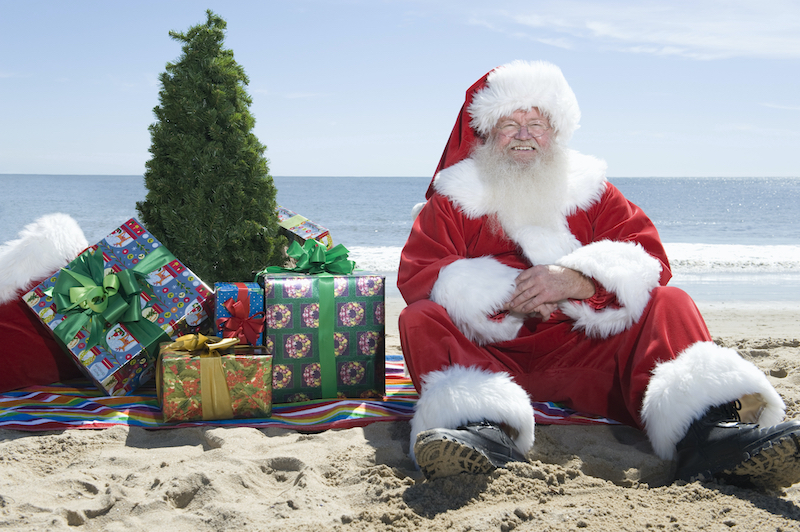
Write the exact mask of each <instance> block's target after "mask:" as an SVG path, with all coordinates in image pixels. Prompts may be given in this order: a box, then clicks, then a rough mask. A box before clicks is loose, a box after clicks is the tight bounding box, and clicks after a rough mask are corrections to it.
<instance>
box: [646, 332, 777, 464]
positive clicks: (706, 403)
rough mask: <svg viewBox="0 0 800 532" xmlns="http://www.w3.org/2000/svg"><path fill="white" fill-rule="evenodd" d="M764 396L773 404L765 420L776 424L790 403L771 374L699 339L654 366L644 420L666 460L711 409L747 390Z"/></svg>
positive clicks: (723, 348)
mask: <svg viewBox="0 0 800 532" xmlns="http://www.w3.org/2000/svg"><path fill="white" fill-rule="evenodd" d="M755 393H757V394H761V397H762V399H763V400H764V401H766V403H767V406H766V407H765V408H764V410H763V411H762V413H761V416H760V418H759V419H758V422H759V424H761V425H765V426H771V425H775V424H776V423H780V422H781V420H782V419H783V416H784V413H785V410H786V405H784V403H783V400H782V399H781V397H780V396H779V395H778V392H776V391H775V389H774V388H773V387H772V385H771V384H770V383H769V381H768V380H767V377H766V375H764V373H763V372H762V371H761V370H759V369H758V368H757V367H756V366H755V365H753V364H752V363H751V362H748V361H747V360H745V359H743V358H742V357H741V356H740V355H739V353H737V352H736V351H734V350H733V349H729V348H725V347H720V346H718V345H717V344H715V343H714V342H697V343H695V344H692V345H691V346H689V347H688V348H687V349H686V350H684V351H682V352H681V353H680V354H679V355H678V356H677V358H675V359H674V360H669V361H667V362H663V363H661V364H659V365H658V366H656V368H655V369H654V370H653V377H652V378H651V379H650V383H649V384H648V385H647V391H646V392H645V394H644V401H643V402H642V421H643V422H644V425H645V431H646V432H647V436H648V438H650V442H651V443H652V445H653V450H654V451H655V452H656V454H657V455H658V456H659V457H661V458H663V459H664V460H671V459H673V458H674V457H675V445H676V444H677V443H678V442H679V441H681V440H682V439H683V437H684V436H685V435H686V432H687V431H688V430H689V426H690V425H691V424H692V422H694V421H695V420H697V419H699V418H701V417H702V416H703V415H704V414H705V413H706V411H707V410H708V409H709V408H711V407H713V406H719V405H723V404H726V403H730V402H731V401H735V400H737V399H739V398H741V397H742V396H744V395H747V394H755Z"/></svg>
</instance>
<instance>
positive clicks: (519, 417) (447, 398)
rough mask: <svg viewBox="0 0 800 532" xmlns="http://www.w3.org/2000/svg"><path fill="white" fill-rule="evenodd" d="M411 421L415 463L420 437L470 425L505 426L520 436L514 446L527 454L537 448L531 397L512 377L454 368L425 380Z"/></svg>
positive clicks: (460, 367)
mask: <svg viewBox="0 0 800 532" xmlns="http://www.w3.org/2000/svg"><path fill="white" fill-rule="evenodd" d="M422 380H423V383H422V390H421V391H420V398H419V401H418V402H417V405H416V407H415V410H416V412H415V413H414V418H413V419H412V420H411V445H410V454H411V459H412V460H414V459H415V458H414V443H415V442H416V440H417V434H419V433H420V432H422V431H424V430H429V429H434V428H444V429H454V428H457V427H459V426H462V425H465V424H467V423H470V422H479V421H484V420H486V421H492V422H495V423H505V424H507V425H508V426H510V427H513V428H514V429H516V430H517V431H518V432H519V435H518V436H517V437H516V438H514V443H516V445H517V447H518V448H519V449H520V451H522V452H523V454H524V453H527V452H528V451H530V450H531V449H532V448H533V434H534V419H533V407H532V406H531V401H530V397H528V393H527V392H526V391H525V390H524V389H523V388H522V387H521V386H520V385H519V384H517V383H515V382H514V381H513V380H512V379H511V377H510V376H509V375H508V373H494V372H491V371H486V370H482V369H478V368H474V367H470V368H466V367H464V366H459V365H455V366H450V367H448V368H446V369H444V370H441V371H432V372H430V373H428V374H426V375H425V376H424V377H423V378H422Z"/></svg>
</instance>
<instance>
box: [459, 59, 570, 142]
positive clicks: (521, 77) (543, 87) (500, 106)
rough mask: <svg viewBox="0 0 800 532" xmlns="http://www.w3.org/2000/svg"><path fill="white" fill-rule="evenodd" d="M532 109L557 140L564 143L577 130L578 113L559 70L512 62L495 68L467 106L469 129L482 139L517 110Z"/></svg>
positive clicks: (547, 65)
mask: <svg viewBox="0 0 800 532" xmlns="http://www.w3.org/2000/svg"><path fill="white" fill-rule="evenodd" d="M533 107H536V108H537V109H539V112H541V113H542V114H544V115H545V116H546V117H547V118H548V120H549V121H550V125H551V126H552V127H553V128H554V129H555V131H556V135H557V138H558V139H559V141H561V142H567V141H568V140H569V139H570V138H571V137H572V134H573V133H574V132H575V130H576V129H578V127H579V126H578V122H580V119H581V111H580V109H579V107H578V100H577V98H575V93H574V92H572V89H571V88H570V86H569V84H568V83H567V80H566V79H565V78H564V74H562V73H561V69H559V68H558V67H557V66H555V65H553V64H552V63H548V62H546V61H533V62H527V61H514V62H511V63H508V64H505V65H502V66H499V67H497V68H496V69H494V70H493V71H492V72H491V73H489V76H488V77H487V79H486V87H484V88H483V89H481V90H480V91H478V92H477V93H476V94H475V96H474V98H473V100H472V103H471V104H470V106H469V114H470V116H471V117H472V120H471V121H470V126H472V127H473V128H474V129H475V130H476V131H477V132H478V133H479V134H481V135H483V136H486V135H488V134H489V131H491V129H492V128H493V127H494V126H495V124H497V121H498V120H499V119H500V118H502V117H504V116H509V115H511V114H512V113H513V112H514V111H517V110H519V109H523V110H526V111H528V110H530V109H531V108H533Z"/></svg>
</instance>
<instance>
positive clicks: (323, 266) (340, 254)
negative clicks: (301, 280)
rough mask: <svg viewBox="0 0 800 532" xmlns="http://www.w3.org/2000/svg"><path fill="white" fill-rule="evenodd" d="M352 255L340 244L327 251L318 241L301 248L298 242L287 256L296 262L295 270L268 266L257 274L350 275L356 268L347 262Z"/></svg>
mask: <svg viewBox="0 0 800 532" xmlns="http://www.w3.org/2000/svg"><path fill="white" fill-rule="evenodd" d="M348 253H350V252H349V251H348V250H347V248H346V247H344V246H343V245H342V244H338V245H336V246H334V247H333V248H331V249H326V248H325V246H324V245H322V244H320V243H319V242H317V241H316V240H306V241H305V243H304V244H303V245H302V246H300V244H298V243H297V242H292V244H291V245H290V246H289V249H288V250H287V251H286V254H287V255H289V257H291V258H293V259H294V260H295V264H296V266H295V267H294V268H283V267H281V266H267V267H266V268H264V269H263V270H262V271H260V272H258V273H257V274H256V279H258V276H259V275H264V274H267V273H289V272H296V273H307V274H311V275H315V274H320V273H331V274H335V275H349V274H351V273H353V270H355V268H356V263H355V262H354V261H352V260H347V254H348Z"/></svg>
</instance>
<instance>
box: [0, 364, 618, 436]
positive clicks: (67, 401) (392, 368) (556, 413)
mask: <svg viewBox="0 0 800 532" xmlns="http://www.w3.org/2000/svg"><path fill="white" fill-rule="evenodd" d="M398 358H399V357H398ZM386 368H387V369H386V396H385V397H384V398H383V400H381V401H377V400H371V401H365V400H361V399H338V400H319V401H308V402H305V403H295V404H285V405H275V406H274V407H273V413H272V417H269V418H260V419H228V420H218V421H193V422H186V423H164V422H163V421H162V418H161V408H160V407H159V404H158V397H157V395H156V390H155V387H154V386H153V384H150V385H149V386H144V387H142V388H139V389H138V390H136V394H137V395H128V396H124V397H108V396H106V395H104V394H102V393H100V392H99V391H97V389H96V388H94V386H92V385H91V383H89V382H88V381H86V382H70V383H68V384H53V385H50V386H32V387H28V388H22V389H20V390H15V391H13V392H6V393H4V394H0V429H15V430H25V431H44V430H63V429H99V428H108V427H113V426H115V425H130V426H135V427H144V428H148V429H161V428H178V427H193V426H221V427H225V426H228V427H231V426H236V427H256V428H266V427H281V428H287V429H294V430H298V431H307V432H317V431H322V430H327V429H333V428H350V427H360V426H364V425H367V424H369V423H373V422H375V421H404V420H409V419H411V416H413V414H414V404H415V403H416V400H417V398H418V395H417V392H416V390H415V389H414V386H413V385H412V384H411V380H410V379H409V378H408V377H406V376H404V375H403V364H402V360H396V359H394V360H392V359H390V357H387V361H386ZM533 407H534V413H535V415H536V422H537V423H541V424H553V425H568V424H597V423H600V424H613V423H615V422H614V421H611V420H608V419H604V418H598V417H592V416H587V415H583V414H580V413H578V412H575V411H572V410H569V409H566V408H563V407H561V406H559V405H557V404H555V403H534V404H533Z"/></svg>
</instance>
